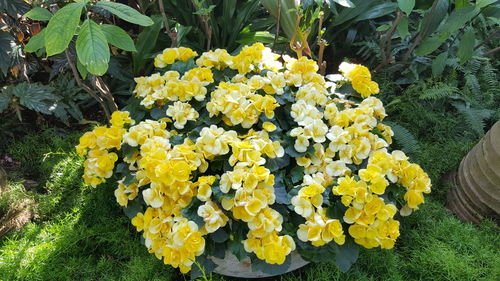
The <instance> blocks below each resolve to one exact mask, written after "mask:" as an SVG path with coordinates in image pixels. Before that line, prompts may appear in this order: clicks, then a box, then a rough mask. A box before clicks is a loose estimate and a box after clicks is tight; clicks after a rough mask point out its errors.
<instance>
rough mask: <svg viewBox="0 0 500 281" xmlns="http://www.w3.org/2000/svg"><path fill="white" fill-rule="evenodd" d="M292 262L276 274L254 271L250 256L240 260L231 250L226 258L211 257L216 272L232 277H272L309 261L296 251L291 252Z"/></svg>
mask: <svg viewBox="0 0 500 281" xmlns="http://www.w3.org/2000/svg"><path fill="white" fill-rule="evenodd" d="M290 258H291V264H290V267H288V269H286V270H285V271H283V272H278V273H276V274H268V273H264V272H261V271H253V270H252V263H251V261H250V258H246V259H244V260H243V261H241V262H240V261H239V260H238V259H237V258H236V256H234V255H233V254H232V253H231V252H229V251H227V252H226V255H225V257H224V259H219V258H215V257H211V258H210V259H211V260H212V261H213V262H214V263H215V264H216V265H217V267H216V268H215V270H214V272H215V273H217V274H221V275H225V276H230V277H238V278H264V277H271V276H276V275H280V274H284V273H286V272H290V271H293V270H296V269H298V268H301V267H303V266H305V265H306V264H308V263H309V262H307V261H305V260H303V259H302V257H301V256H300V255H299V254H298V253H297V252H296V251H294V252H291V253H290Z"/></svg>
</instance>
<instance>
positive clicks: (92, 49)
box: [76, 19, 110, 75]
mask: <svg viewBox="0 0 500 281" xmlns="http://www.w3.org/2000/svg"><path fill="white" fill-rule="evenodd" d="M76 54H77V55H78V59H79V60H80V62H81V63H82V64H83V66H85V68H86V69H87V70H88V71H89V72H90V73H92V74H94V75H104V74H105V73H106V71H107V70H108V63H109V58H110V54H109V47H108V42H107V41H106V36H105V35H104V33H103V32H102V30H101V28H100V27H99V25H97V23H95V22H94V21H93V20H90V19H87V20H85V21H84V22H83V24H82V27H81V28H80V33H79V34H78V38H77V39H76Z"/></svg>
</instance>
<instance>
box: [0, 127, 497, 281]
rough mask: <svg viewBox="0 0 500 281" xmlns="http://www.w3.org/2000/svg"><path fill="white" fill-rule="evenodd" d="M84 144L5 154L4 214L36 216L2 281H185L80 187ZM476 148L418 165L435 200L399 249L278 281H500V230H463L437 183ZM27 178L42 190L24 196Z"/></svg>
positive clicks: (9, 248)
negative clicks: (24, 202)
mask: <svg viewBox="0 0 500 281" xmlns="http://www.w3.org/2000/svg"><path fill="white" fill-rule="evenodd" d="M78 137H79V134H78V133H73V134H70V135H67V136H58V135H57V134H55V133H54V131H50V130H49V131H45V132H43V133H40V134H37V135H28V136H27V137H25V138H24V139H23V140H21V141H19V142H16V143H13V144H11V145H10V146H9V147H8V148H7V154H8V155H9V156H11V157H12V158H14V159H15V160H18V161H21V162H22V163H23V165H22V167H21V169H20V170H19V171H17V172H14V173H12V174H11V176H10V177H11V179H10V184H9V189H10V190H9V191H8V192H6V193H4V194H3V195H2V198H1V199H0V213H1V212H2V211H5V208H7V206H8V204H9V203H11V202H15V201H16V200H18V199H19V198H23V197H31V198H33V199H34V200H35V201H36V202H37V204H38V206H37V208H36V210H37V217H36V219H35V220H34V221H33V222H30V223H28V224H27V225H26V226H25V227H24V228H23V229H22V230H21V231H19V232H14V233H11V234H9V235H8V236H6V237H4V238H3V239H1V240H0V280H5V281H6V280H183V279H186V280H188V279H189V277H187V276H186V277H184V276H182V275H181V274H179V273H178V271H177V270H174V269H172V268H170V267H169V266H167V265H164V264H163V263H162V262H161V261H160V260H157V259H156V258H155V257H154V256H153V255H151V254H149V253H147V250H146V248H145V247H144V246H143V245H142V244H141V243H140V234H139V233H137V232H136V231H135V229H134V227H132V226H131V224H130V221H129V220H128V219H127V217H126V216H125V215H124V213H123V212H122V210H121V208H120V207H119V206H118V204H117V203H116V202H115V199H114V195H113V191H114V186H113V185H112V184H104V185H101V186H99V187H98V188H92V187H89V186H86V185H84V184H83V183H82V180H81V174H82V159H80V158H79V157H78V156H77V155H75V154H74V152H73V146H74V145H75V144H76V143H77V141H78ZM472 145H473V143H472V142H470V143H461V142H456V143H454V142H449V143H448V144H447V145H446V146H443V145H434V146H432V145H426V146H425V147H427V148H428V149H427V150H425V151H424V152H422V153H419V154H418V156H417V157H415V158H414V160H415V161H417V162H419V163H421V164H422V165H423V166H424V168H425V169H426V170H427V171H428V172H429V174H430V175H431V176H432V177H433V179H434V186H433V189H434V190H433V194H432V195H431V196H429V197H428V200H427V202H426V204H424V205H423V207H422V208H421V209H420V210H419V211H417V212H416V213H414V214H413V215H411V216H410V217H407V218H405V219H404V220H403V221H402V227H401V237H400V238H399V239H398V242H397V245H396V247H395V249H393V250H379V249H375V250H362V251H361V254H360V258H359V260H358V262H357V263H356V264H355V265H354V266H353V267H352V268H351V270H350V271H348V272H347V273H341V272H340V271H339V270H338V269H337V268H336V266H335V264H333V263H331V264H330V263H325V264H311V265H308V266H306V267H304V268H302V269H300V270H297V271H295V272H292V273H289V274H286V275H283V276H281V277H278V278H275V279H272V280H287V281H291V280H500V251H499V249H500V236H499V235H498V233H499V229H498V227H497V226H496V225H495V224H494V223H493V222H491V221H485V222H483V223H482V224H481V225H479V226H475V225H472V224H468V223H463V222H461V221H459V220H458V219H457V218H456V217H455V216H454V215H452V214H451V213H450V212H449V211H447V210H446V209H445V208H444V195H445V194H446V190H447V189H448V188H447V187H446V186H444V185H442V184H441V183H440V182H439V180H438V178H439V176H440V175H442V174H443V173H445V172H446V171H449V170H452V169H453V168H454V167H455V166H456V165H457V164H458V162H459V161H460V159H461V158H462V157H463V155H464V154H465V153H467V151H468V149H469V148H470V147H471V146H472ZM23 177H28V178H31V179H36V180H37V181H38V182H39V186H38V187H37V188H35V189H34V190H31V191H25V189H24V187H23V185H22V183H21V181H20V180H21V178H23ZM212 278H213V279H214V280H231V279H229V278H224V277H221V276H218V275H216V274H214V275H212Z"/></svg>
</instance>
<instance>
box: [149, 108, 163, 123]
mask: <svg viewBox="0 0 500 281" xmlns="http://www.w3.org/2000/svg"><path fill="white" fill-rule="evenodd" d="M166 107H167V106H164V107H155V108H153V109H152V110H151V111H150V112H149V115H151V118H153V119H154V120H160V119H161V118H164V117H167V108H166Z"/></svg>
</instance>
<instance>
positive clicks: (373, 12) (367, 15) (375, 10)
mask: <svg viewBox="0 0 500 281" xmlns="http://www.w3.org/2000/svg"><path fill="white" fill-rule="evenodd" d="M396 9H397V4H396V3H392V2H383V3H381V4H379V5H376V6H374V7H372V8H370V9H369V10H368V11H366V12H364V13H362V14H360V15H359V16H358V17H356V21H362V20H369V19H375V18H379V17H383V16H385V15H388V14H392V13H394V12H395V11H396Z"/></svg>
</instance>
